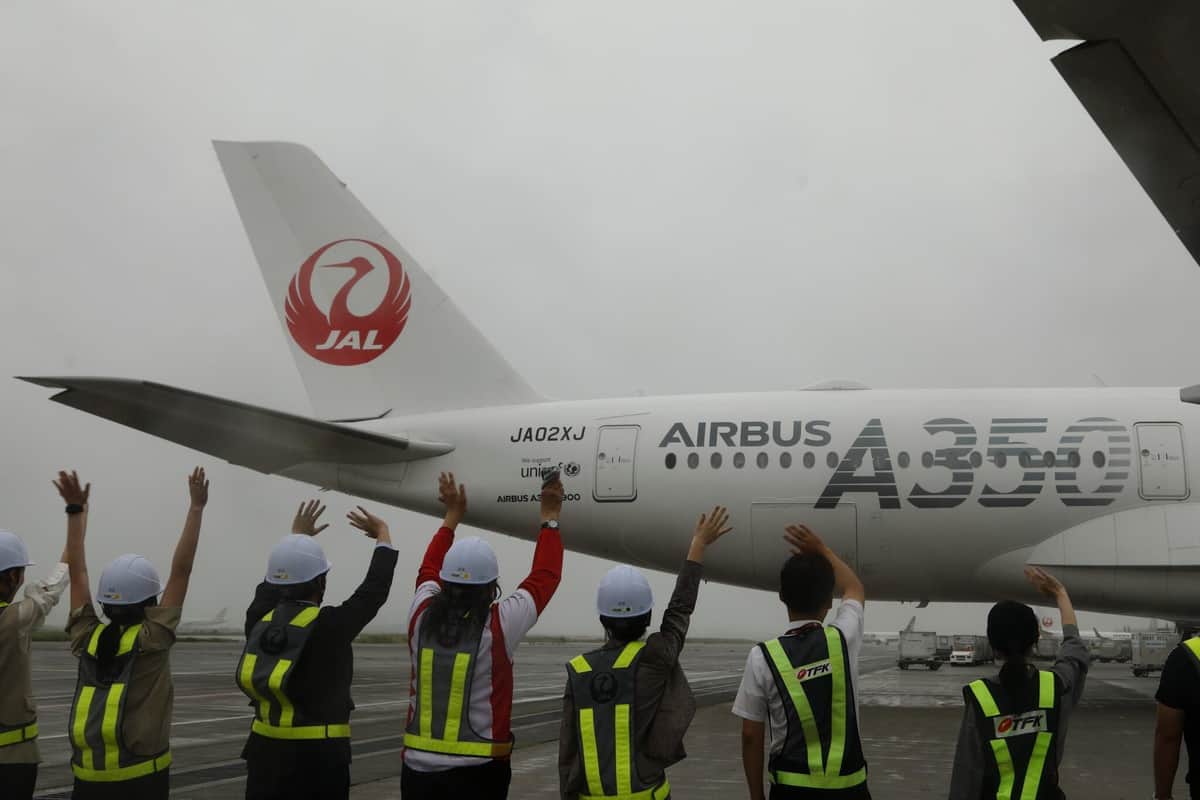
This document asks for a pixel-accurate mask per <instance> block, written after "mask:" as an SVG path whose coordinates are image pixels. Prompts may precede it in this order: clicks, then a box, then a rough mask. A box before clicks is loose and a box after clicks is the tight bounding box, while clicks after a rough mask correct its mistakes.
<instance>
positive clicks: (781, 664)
mask: <svg viewBox="0 0 1200 800" xmlns="http://www.w3.org/2000/svg"><path fill="white" fill-rule="evenodd" d="M824 631H825V642H826V646H827V649H828V651H829V678H830V680H832V681H833V684H832V688H833V699H832V707H831V714H830V731H829V758H828V760H826V759H825V758H823V756H822V752H821V735H820V731H818V730H817V720H816V717H815V716H814V715H813V710H812V706H811V705H810V704H809V701H808V694H807V693H806V692H805V691H804V683H803V681H801V680H800V679H799V678H797V676H796V672H797V670H800V669H803V668H804V666H807V665H802V666H801V667H797V666H795V665H793V664H792V662H791V660H790V659H789V658H788V656H787V653H785V652H784V650H783V645H781V644H780V642H779V640H778V639H772V640H771V641H769V642H766V643H765V646H766V650H767V655H768V656H769V657H770V658H771V661H772V663H773V664H774V665H775V670H776V672H778V673H779V675H780V677H781V678H782V679H783V683H784V686H785V687H786V688H787V698H786V699H790V700H791V704H792V706H793V707H794V709H795V711H796V716H797V717H799V719H800V726H801V728H802V730H803V731H804V743H805V747H806V749H807V753H808V772H807V773H802V772H786V771H783V770H775V771H772V772H771V779H772V780H773V781H774V782H775V783H778V784H780V785H783V786H800V787H805V788H809V789H848V788H851V787H853V786H858V785H860V784H863V783H866V781H867V770H866V768H865V767H864V768H862V769H859V770H857V771H855V772H852V773H850V774H849V775H843V774H841V773H842V758H843V756H844V755H845V752H846V718H847V715H848V713H849V711H848V708H847V700H846V682H847V680H848V676H847V674H846V662H845V658H844V657H843V653H842V639H841V636H840V635H839V634H838V631H837V629H836V628H825V629H824Z"/></svg>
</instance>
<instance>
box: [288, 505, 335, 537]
mask: <svg viewBox="0 0 1200 800" xmlns="http://www.w3.org/2000/svg"><path fill="white" fill-rule="evenodd" d="M324 513H325V506H323V505H322V504H321V501H320V500H309V501H308V502H307V503H301V504H300V508H299V509H297V511H296V517H295V519H293V520H292V533H299V534H302V535H304V536H316V535H317V534H318V533H320V532H321V531H323V530H325V529H326V528H328V527H329V524H328V523H326V524H324V525H318V524H317V521H318V520H319V519H321V515H322V514H324Z"/></svg>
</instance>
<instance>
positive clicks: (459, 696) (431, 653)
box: [404, 611, 513, 758]
mask: <svg viewBox="0 0 1200 800" xmlns="http://www.w3.org/2000/svg"><path fill="white" fill-rule="evenodd" d="M488 613H489V614H490V613H491V611H489V612H488ZM424 620H428V614H426V615H425V617H424ZM487 620H488V617H485V618H484V619H483V620H476V621H475V624H474V625H473V626H472V627H471V628H470V629H469V630H468V632H467V633H466V634H464V635H463V636H462V638H460V639H459V641H458V642H457V644H456V645H454V646H453V647H447V646H443V645H442V644H441V643H439V642H438V641H437V637H436V635H434V634H436V632H431V631H430V630H429V627H430V626H429V625H428V624H426V622H425V621H422V624H421V633H420V637H419V640H418V641H417V642H414V643H413V646H414V649H415V650H416V652H417V682H416V683H417V686H416V688H417V695H416V697H415V698H414V699H415V700H416V703H417V708H416V712H415V713H414V714H413V715H412V721H411V722H410V723H409V725H408V727H407V729H406V730H405V733H404V746H405V747H409V748H412V749H413V750H423V751H425V752H429V753H442V754H443V755H450V756H470V757H475V758H507V757H508V756H509V755H511V754H512V748H513V743H512V739H509V741H507V742H496V741H492V740H491V739H487V738H486V737H483V736H480V735H479V734H477V733H476V732H475V731H474V730H472V729H471V704H470V697H471V683H472V678H473V676H474V672H475V659H476V656H477V655H478V654H479V644H480V642H481V641H482V639H483V626H484V625H486V624H487Z"/></svg>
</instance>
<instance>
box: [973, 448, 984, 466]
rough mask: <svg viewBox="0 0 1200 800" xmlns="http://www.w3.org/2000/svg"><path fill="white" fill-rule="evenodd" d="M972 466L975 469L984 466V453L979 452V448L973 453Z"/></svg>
mask: <svg viewBox="0 0 1200 800" xmlns="http://www.w3.org/2000/svg"><path fill="white" fill-rule="evenodd" d="M971 466H972V467H974V468H975V469H979V468H980V467H982V466H983V453H981V452H979V451H978V450H976V451H975V452H974V453H971Z"/></svg>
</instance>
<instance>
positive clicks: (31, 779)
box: [0, 531, 67, 800]
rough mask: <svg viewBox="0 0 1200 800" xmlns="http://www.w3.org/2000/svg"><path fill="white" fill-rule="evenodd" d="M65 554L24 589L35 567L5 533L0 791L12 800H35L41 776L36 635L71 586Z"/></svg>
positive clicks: (0, 562) (1, 536) (0, 593)
mask: <svg viewBox="0 0 1200 800" xmlns="http://www.w3.org/2000/svg"><path fill="white" fill-rule="evenodd" d="M65 561H66V553H65V552H64V554H63V563H59V564H58V565H57V566H56V567H55V568H54V570H53V571H52V572H51V573H50V575H49V577H48V578H46V579H45V580H41V581H35V582H33V583H31V584H29V585H27V586H26V587H25V597H24V599H22V600H18V599H17V598H16V594H17V590H18V589H19V588H20V587H21V585H22V583H24V580H25V568H26V567H30V566H33V562H32V561H30V560H29V553H28V551H27V550H26V549H25V544H24V542H22V541H21V540H20V539H19V538H17V536H16V534H13V533H9V532H8V531H0V786H3V787H4V796H5V797H6V798H12V800H28V799H29V798H32V797H33V790H34V786H35V784H36V783H37V773H38V761H39V753H38V745H37V738H38V719H37V705H36V704H35V702H34V697H33V676H32V669H31V663H30V656H31V641H32V634H33V631H34V629H36V628H37V627H38V626H39V625H41V624H42V622H43V621H44V620H45V619H46V614H47V613H48V612H49V611H50V609H52V608H53V607H54V606H55V605H56V604H57V603H58V600H59V597H60V596H61V595H62V592H63V590H64V589H65V588H66V585H67V567H66V563H65Z"/></svg>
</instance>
